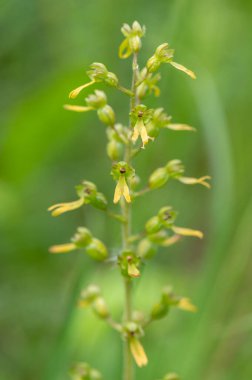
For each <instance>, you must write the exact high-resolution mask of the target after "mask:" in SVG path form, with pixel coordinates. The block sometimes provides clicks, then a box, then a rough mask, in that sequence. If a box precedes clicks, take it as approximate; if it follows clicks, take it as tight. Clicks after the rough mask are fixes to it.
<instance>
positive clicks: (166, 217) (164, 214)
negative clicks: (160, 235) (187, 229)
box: [158, 206, 177, 228]
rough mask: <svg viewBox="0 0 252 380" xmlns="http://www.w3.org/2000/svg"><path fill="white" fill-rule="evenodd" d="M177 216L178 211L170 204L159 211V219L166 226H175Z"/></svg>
mask: <svg viewBox="0 0 252 380" xmlns="http://www.w3.org/2000/svg"><path fill="white" fill-rule="evenodd" d="M176 216H177V213H176V212H175V211H174V210H173V209H172V207H170V206H166V207H162V208H161V209H160V210H159V212H158V219H159V221H160V223H162V225H163V226H164V227H166V228H171V227H172V226H173V223H174V221H175V219H176Z"/></svg>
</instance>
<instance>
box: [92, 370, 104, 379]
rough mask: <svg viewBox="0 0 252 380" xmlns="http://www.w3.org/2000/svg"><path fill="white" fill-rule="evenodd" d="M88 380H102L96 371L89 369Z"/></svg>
mask: <svg viewBox="0 0 252 380" xmlns="http://www.w3.org/2000/svg"><path fill="white" fill-rule="evenodd" d="M89 377H90V380H102V375H101V374H100V372H99V371H97V370H96V369H91V370H90V372H89Z"/></svg>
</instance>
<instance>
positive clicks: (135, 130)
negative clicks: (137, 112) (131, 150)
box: [131, 124, 139, 143]
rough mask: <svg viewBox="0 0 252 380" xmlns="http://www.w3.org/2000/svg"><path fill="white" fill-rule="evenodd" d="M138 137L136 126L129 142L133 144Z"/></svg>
mask: <svg viewBox="0 0 252 380" xmlns="http://www.w3.org/2000/svg"><path fill="white" fill-rule="evenodd" d="M138 136H139V130H138V126H137V124H136V125H135V127H134V129H133V134H132V136H131V140H132V141H133V143H135V142H136V141H137V139H138Z"/></svg>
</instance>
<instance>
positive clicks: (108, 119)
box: [97, 104, 115, 125]
mask: <svg viewBox="0 0 252 380" xmlns="http://www.w3.org/2000/svg"><path fill="white" fill-rule="evenodd" d="M97 115H98V117H99V119H100V120H101V122H102V123H104V124H106V125H114V124H115V113H114V111H113V108H112V107H110V106H109V105H108V104H107V105H105V106H104V107H103V108H100V109H98V111H97Z"/></svg>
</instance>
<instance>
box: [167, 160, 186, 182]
mask: <svg viewBox="0 0 252 380" xmlns="http://www.w3.org/2000/svg"><path fill="white" fill-rule="evenodd" d="M165 168H166V170H167V172H168V174H169V176H170V177H171V178H179V177H180V176H181V175H182V174H183V173H184V165H183V164H182V162H181V161H180V160H171V161H169V162H168V163H167V164H166V166H165Z"/></svg>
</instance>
